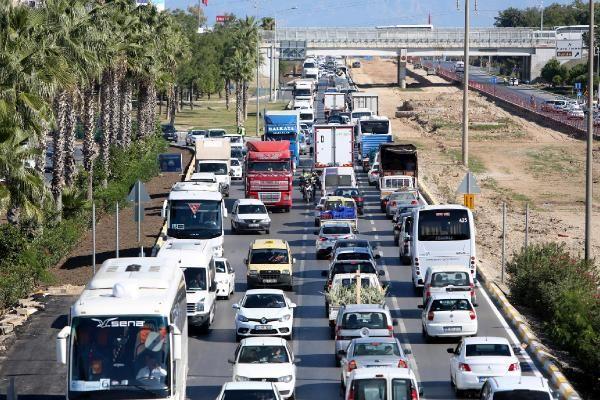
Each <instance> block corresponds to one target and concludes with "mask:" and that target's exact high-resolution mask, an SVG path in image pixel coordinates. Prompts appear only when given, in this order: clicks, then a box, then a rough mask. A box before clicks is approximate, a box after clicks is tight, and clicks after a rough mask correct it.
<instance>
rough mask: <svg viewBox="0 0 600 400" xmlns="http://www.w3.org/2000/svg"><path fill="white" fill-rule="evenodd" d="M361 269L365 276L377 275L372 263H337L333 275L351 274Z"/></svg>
mask: <svg viewBox="0 0 600 400" xmlns="http://www.w3.org/2000/svg"><path fill="white" fill-rule="evenodd" d="M359 269H360V272H362V273H365V274H376V273H377V271H375V267H373V264H371V263H370V262H360V261H352V262H336V263H335V264H334V265H333V274H334V275H335V274H351V273H354V272H356V271H358V270H359Z"/></svg>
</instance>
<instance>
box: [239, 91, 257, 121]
mask: <svg viewBox="0 0 600 400" xmlns="http://www.w3.org/2000/svg"><path fill="white" fill-rule="evenodd" d="M242 107H243V111H244V112H243V116H244V122H246V119H248V82H247V81H243V82H242ZM256 118H258V115H257V116H256Z"/></svg>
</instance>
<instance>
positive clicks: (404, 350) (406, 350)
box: [402, 348, 412, 355]
mask: <svg viewBox="0 0 600 400" xmlns="http://www.w3.org/2000/svg"><path fill="white" fill-rule="evenodd" d="M402 351H403V352H404V354H405V355H409V354H412V350H411V349H408V348H405V349H402Z"/></svg>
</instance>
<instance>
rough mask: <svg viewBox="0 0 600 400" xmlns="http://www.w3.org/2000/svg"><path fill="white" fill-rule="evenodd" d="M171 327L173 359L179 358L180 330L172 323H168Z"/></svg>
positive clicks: (180, 350)
mask: <svg viewBox="0 0 600 400" xmlns="http://www.w3.org/2000/svg"><path fill="white" fill-rule="evenodd" d="M169 327H170V328H171V332H172V333H173V359H174V360H177V361H178V360H181V352H182V349H181V347H182V345H181V331H180V330H179V328H178V327H177V326H175V325H173V324H171V325H169Z"/></svg>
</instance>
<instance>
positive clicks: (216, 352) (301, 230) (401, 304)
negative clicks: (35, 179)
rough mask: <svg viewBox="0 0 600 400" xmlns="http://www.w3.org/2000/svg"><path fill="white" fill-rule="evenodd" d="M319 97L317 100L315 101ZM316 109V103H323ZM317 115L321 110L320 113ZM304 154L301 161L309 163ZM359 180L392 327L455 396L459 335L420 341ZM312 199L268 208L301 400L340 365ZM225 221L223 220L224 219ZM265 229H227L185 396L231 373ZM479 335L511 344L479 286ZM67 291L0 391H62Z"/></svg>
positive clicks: (383, 233)
mask: <svg viewBox="0 0 600 400" xmlns="http://www.w3.org/2000/svg"><path fill="white" fill-rule="evenodd" d="M319 100H320V98H318V99H317V108H319V104H320V102H319ZM321 112H322V108H321ZM321 116H322V114H321ZM309 162H310V161H309V160H306V159H304V160H303V162H302V165H307V164H309ZM358 176H359V182H360V186H361V187H362V189H363V190H364V192H365V199H366V207H365V211H366V212H365V215H364V216H362V217H361V218H360V220H359V231H360V234H359V236H361V237H363V238H367V239H369V240H371V241H372V242H374V243H376V244H377V245H378V246H379V251H380V252H381V255H382V257H381V259H380V260H379V263H380V265H381V267H382V268H383V269H384V270H385V272H386V276H385V278H384V280H387V281H389V282H390V283H391V286H390V291H389V297H388V299H387V303H388V305H389V307H390V309H391V310H392V315H393V317H394V318H395V319H396V324H395V327H394V329H395V334H396V336H397V337H398V338H399V339H400V341H401V342H402V343H403V344H404V346H403V347H405V348H408V349H410V350H411V351H412V355H411V356H410V363H411V366H412V367H413V368H414V370H415V372H416V374H417V377H418V379H419V380H420V382H421V383H422V385H423V387H424V392H425V396H424V398H425V399H454V398H455V396H454V393H453V390H452V388H451V386H450V381H449V354H447V352H446V348H448V347H454V346H455V344H456V342H457V340H445V341H442V342H439V343H434V344H430V343H425V341H424V338H423V337H422V335H421V321H420V316H421V310H420V309H418V308H417V305H418V304H419V303H420V297H418V296H417V295H416V293H415V292H414V290H413V288H412V283H411V277H410V267H409V266H401V265H400V263H399V259H398V248H397V247H396V246H394V244H393V236H392V230H391V223H390V221H389V220H387V219H386V218H385V216H384V215H383V214H382V213H380V211H379V205H378V200H379V197H378V191H377V190H376V189H374V188H372V187H370V186H368V184H367V182H366V176H365V174H362V173H361V174H359V175H358ZM240 197H243V185H242V184H241V182H236V183H234V184H233V185H232V191H231V197H230V198H229V199H228V200H227V203H228V206H229V207H230V206H231V205H232V204H233V202H234V200H235V199H236V198H240ZM313 223H314V218H313V205H312V204H306V203H304V202H303V201H302V200H301V194H300V192H299V191H298V190H297V189H296V190H295V192H294V205H293V207H292V210H291V212H290V213H277V212H274V213H273V214H272V227H271V236H272V237H277V238H282V239H285V240H287V241H288V242H289V244H290V246H291V248H292V251H293V253H294V256H295V258H296V259H297V263H296V265H295V272H294V292H293V293H290V294H289V295H290V297H291V298H292V300H293V301H294V302H295V303H296V304H297V305H298V308H297V309H296V312H295V326H294V339H293V351H294V353H295V354H296V356H297V357H299V358H300V359H301V361H300V362H299V363H298V375H297V386H296V397H297V399H301V400H304V399H306V400H312V399H338V398H339V391H340V384H339V381H340V370H339V368H336V367H335V363H334V342H333V340H331V339H330V338H329V327H328V321H327V318H326V314H325V309H324V297H323V295H322V293H321V292H322V290H323V284H324V278H322V277H321V271H322V270H324V269H326V268H327V265H328V264H327V261H317V260H316V258H315V252H314V238H315V236H314V233H313V231H314V229H315V228H314V225H313ZM226 227H227V228H229V222H228V221H226ZM258 237H263V238H264V237H266V236H265V235H254V234H241V235H232V234H231V232H230V231H229V229H227V232H226V239H225V256H226V257H227V258H228V259H229V260H230V262H231V264H232V266H234V268H235V270H236V293H235V296H233V297H232V299H230V300H227V301H225V300H223V301H219V302H218V306H217V315H216V318H215V321H214V324H213V326H212V329H211V331H210V332H209V333H208V334H206V335H202V334H198V333H195V332H190V341H189V379H188V397H189V398H191V399H213V398H214V397H215V396H216V395H217V394H218V391H219V388H220V386H221V385H222V384H223V383H224V382H227V381H230V380H231V378H232V368H231V365H229V364H228V363H227V359H228V358H232V357H233V354H234V350H235V348H236V346H237V344H236V342H235V332H234V311H233V310H232V308H231V306H232V304H234V303H236V302H238V301H239V300H240V299H241V296H242V294H243V292H244V290H245V288H246V279H245V272H246V271H245V266H244V264H243V262H242V260H243V259H244V258H245V256H246V254H247V249H248V246H249V244H250V243H251V242H252V241H253V240H254V239H256V238H258ZM478 299H479V307H478V308H477V315H478V320H479V335H488V336H503V337H507V338H509V340H511V341H512V342H513V343H515V344H517V341H516V338H515V337H514V334H512V332H511V331H510V330H508V329H507V324H506V322H505V321H504V319H503V318H502V317H501V316H500V314H499V313H498V312H497V311H496V309H495V308H494V307H493V306H492V304H491V302H490V300H489V297H488V296H487V295H486V294H485V293H484V292H483V291H482V290H480V289H478ZM72 301H73V298H68V297H66V298H51V299H50V300H49V303H48V307H47V309H46V311H45V312H43V313H41V314H40V315H39V316H33V320H32V322H31V323H29V324H28V325H27V326H25V328H24V329H23V330H22V331H21V332H19V335H18V341H17V343H16V345H15V346H13V347H12V348H11V349H10V351H9V352H8V353H7V354H6V357H5V358H4V360H2V361H1V362H0V377H2V378H1V379H2V380H0V390H1V391H2V392H5V390H6V386H5V385H6V382H7V380H6V378H7V377H9V376H13V375H14V376H17V377H18V380H17V387H18V391H19V394H20V395H28V396H27V399H28V400H31V399H35V398H43V399H51V398H62V395H63V394H64V382H65V381H64V374H65V368H64V367H62V366H58V365H57V364H55V363H54V362H53V355H54V337H55V335H56V333H57V332H58V330H59V329H60V328H61V327H62V326H63V325H64V324H65V323H66V317H65V315H66V313H67V312H68V306H69V304H70V303H71V302H72ZM521 361H522V362H521V365H522V368H523V371H524V372H525V373H529V374H531V373H532V369H531V367H532V365H531V361H530V360H529V359H528V357H527V356H523V355H522V356H521Z"/></svg>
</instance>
